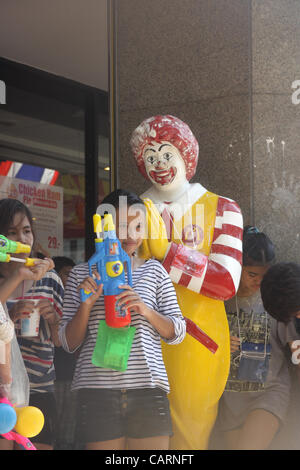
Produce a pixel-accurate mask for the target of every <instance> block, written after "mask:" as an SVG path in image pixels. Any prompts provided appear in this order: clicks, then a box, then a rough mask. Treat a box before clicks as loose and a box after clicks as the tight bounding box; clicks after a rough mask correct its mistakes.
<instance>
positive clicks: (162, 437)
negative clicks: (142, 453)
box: [124, 388, 172, 450]
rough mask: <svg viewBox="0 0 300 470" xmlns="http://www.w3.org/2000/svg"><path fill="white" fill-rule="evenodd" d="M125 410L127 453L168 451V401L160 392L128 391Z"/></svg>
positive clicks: (147, 390) (169, 419) (169, 420)
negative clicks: (129, 451) (131, 451)
mask: <svg viewBox="0 0 300 470" xmlns="http://www.w3.org/2000/svg"><path fill="white" fill-rule="evenodd" d="M125 405H126V406H125ZM124 406H125V409H126V415H125V416H126V436H127V448H128V450H168V449H169V439H170V435H171V434H172V423H171V416H170V409H169V400H168V397H167V394H166V393H165V392H164V391H163V390H161V389H159V388H155V389H137V390H128V391H127V394H126V397H124Z"/></svg>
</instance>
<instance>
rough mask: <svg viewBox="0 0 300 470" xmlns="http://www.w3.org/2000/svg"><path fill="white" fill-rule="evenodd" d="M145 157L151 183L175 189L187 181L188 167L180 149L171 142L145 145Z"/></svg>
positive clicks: (164, 188)
mask: <svg viewBox="0 0 300 470" xmlns="http://www.w3.org/2000/svg"><path fill="white" fill-rule="evenodd" d="M143 159H144V163H145V168H146V172H147V175H148V177H149V179H150V181H151V183H152V184H153V185H154V186H155V187H157V188H158V189H159V190H163V191H164V190H165V191H169V190H171V189H172V190H173V189H176V188H180V187H181V186H182V185H183V184H185V183H186V181H187V179H186V168H185V163H184V160H183V158H182V157H181V155H180V153H179V150H178V149H177V148H176V147H174V145H172V144H171V143H170V142H166V141H165V142H164V141H163V142H160V143H157V142H153V143H152V144H148V145H146V146H145V148H144V151H143Z"/></svg>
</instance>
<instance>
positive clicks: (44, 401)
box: [29, 392, 57, 446]
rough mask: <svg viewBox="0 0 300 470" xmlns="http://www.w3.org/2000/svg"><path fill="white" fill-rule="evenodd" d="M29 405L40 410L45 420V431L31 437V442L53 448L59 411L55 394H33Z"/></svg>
mask: <svg viewBox="0 0 300 470" xmlns="http://www.w3.org/2000/svg"><path fill="white" fill-rule="evenodd" d="M29 405H30V406H36V407H37V408H39V409H40V410H41V411H42V412H43V415H44V418H45V424H44V427H43V429H42V430H41V432H40V433H39V434H38V435H37V436H35V437H30V441H32V442H38V443H40V444H48V445H50V446H53V445H54V441H55V437H56V426H57V410H56V400H55V395H54V393H51V392H49V393H48V392H47V393H32V394H31V395H30V399H29Z"/></svg>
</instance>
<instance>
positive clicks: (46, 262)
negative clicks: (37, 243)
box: [18, 258, 54, 281]
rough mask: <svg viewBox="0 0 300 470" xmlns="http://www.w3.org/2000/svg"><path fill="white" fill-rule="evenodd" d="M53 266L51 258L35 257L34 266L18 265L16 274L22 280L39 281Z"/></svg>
mask: <svg viewBox="0 0 300 470" xmlns="http://www.w3.org/2000/svg"><path fill="white" fill-rule="evenodd" d="M53 268H54V262H53V260H52V259H51V258H45V259H39V258H36V259H35V264H34V266H31V267H27V266H20V267H19V270H18V275H19V276H20V277H21V279H22V280H32V281H39V280H40V279H42V278H43V277H44V276H45V274H46V272H47V271H50V270H51V269H53Z"/></svg>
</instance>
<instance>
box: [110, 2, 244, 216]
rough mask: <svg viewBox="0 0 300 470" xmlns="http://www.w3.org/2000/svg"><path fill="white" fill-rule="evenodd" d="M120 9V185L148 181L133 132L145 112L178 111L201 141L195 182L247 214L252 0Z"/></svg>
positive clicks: (135, 187) (126, 4)
mask: <svg viewBox="0 0 300 470" xmlns="http://www.w3.org/2000/svg"><path fill="white" fill-rule="evenodd" d="M117 6H118V12H117V16H118V29H117V34H118V38H117V39H118V41H117V54H118V86H119V120H120V129H119V137H120V166H119V168H120V186H122V187H129V188H131V189H133V190H135V191H137V192H138V193H141V192H143V191H144V190H145V187H146V186H148V183H147V182H146V181H145V180H144V179H143V177H142V176H141V175H140V174H139V173H138V171H137V170H136V168H135V165H133V167H132V163H133V160H132V156H131V152H130V148H129V139H130V135H131V132H132V131H133V130H134V129H135V127H136V126H137V125H138V124H139V123H140V122H141V121H142V120H143V119H145V118H147V117H150V116H152V115H155V114H173V115H175V116H177V117H179V118H180V119H182V120H183V121H185V122H187V123H188V124H189V126H190V127H191V129H192V131H193V132H194V134H195V136H196V138H197V139H198V141H199V146H200V152H199V164H198V168H197V173H196V175H195V176H194V178H193V180H192V182H194V181H199V182H200V183H201V184H203V185H204V186H205V187H206V188H207V189H209V190H211V191H213V192H216V193H218V194H221V195H224V196H228V197H231V198H232V199H235V200H236V201H238V203H239V204H240V206H241V207H242V210H243V212H244V214H245V216H246V218H247V219H249V217H250V206H251V200H250V180H251V179H250V178H249V172H250V165H249V126H250V124H249V120H250V102H249V87H250V80H249V68H250V62H249V37H250V36H249V33H250V29H249V27H250V16H249V15H250V11H249V8H250V4H249V1H248V0H231V1H228V0H151V2H149V0H122V1H121V2H117Z"/></svg>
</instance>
